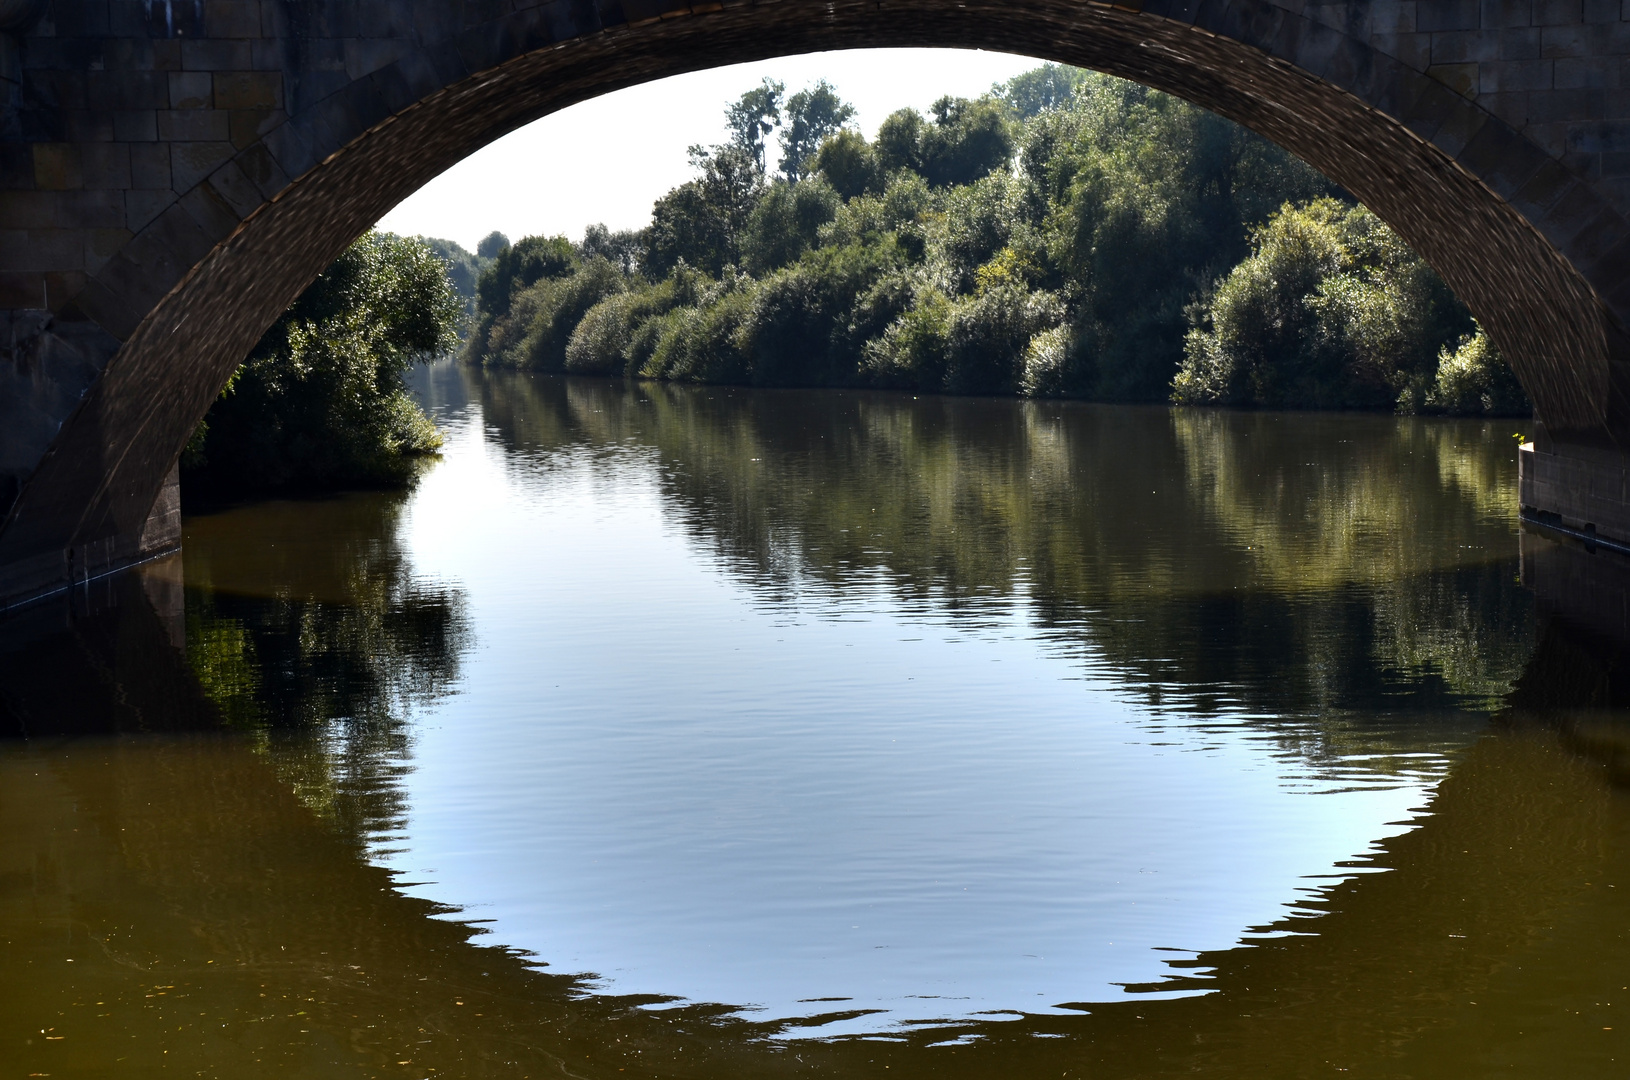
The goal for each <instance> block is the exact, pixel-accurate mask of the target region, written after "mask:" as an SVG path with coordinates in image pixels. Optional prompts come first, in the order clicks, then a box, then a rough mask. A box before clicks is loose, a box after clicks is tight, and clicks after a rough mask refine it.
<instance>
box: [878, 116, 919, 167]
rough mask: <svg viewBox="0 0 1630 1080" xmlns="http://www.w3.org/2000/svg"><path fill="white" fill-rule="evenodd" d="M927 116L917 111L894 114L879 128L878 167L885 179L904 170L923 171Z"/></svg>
mask: <svg viewBox="0 0 1630 1080" xmlns="http://www.w3.org/2000/svg"><path fill="white" fill-rule="evenodd" d="M923 123H924V121H923V114H922V113H920V112H918V111H917V110H916V109H900V110H899V111H897V112H892V113H890V114H889V115H888V117H887V118H886V119H885V120H884V121H883V123H882V125H881V126H880V127H879V128H878V129H877V144H876V147H877V164H878V167H879V168H881V169H882V170H883V173H884V175H885V176H892V175H893V174H894V173H897V172H899V171H900V170H902V169H908V170H910V171H911V172H914V173H921V172H922V169H923V155H922V141H923Z"/></svg>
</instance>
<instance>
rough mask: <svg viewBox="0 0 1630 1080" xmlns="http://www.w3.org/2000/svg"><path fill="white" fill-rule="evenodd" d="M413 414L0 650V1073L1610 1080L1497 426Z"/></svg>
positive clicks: (1580, 821)
mask: <svg viewBox="0 0 1630 1080" xmlns="http://www.w3.org/2000/svg"><path fill="white" fill-rule="evenodd" d="M416 390H417V392H418V393H419V394H420V396H421V398H422V399H423V400H424V401H425V402H426V403H427V407H428V408H429V410H430V411H431V413H432V415H433V416H434V417H435V419H436V420H437V422H438V423H439V424H440V425H441V426H442V428H443V430H444V432H445V433H446V436H447V443H446V446H445V448H444V451H443V454H442V456H441V457H440V458H439V459H438V460H435V461H433V462H430V463H428V464H427V465H426V467H425V469H424V471H423V474H422V475H421V476H420V477H419V479H418V481H417V483H416V484H415V486H414V487H413V489H412V490H411V491H409V492H405V493H381V492H364V493H355V494H347V495H343V496H338V497H333V498H327V499H314V500H279V501H271V502H260V503H254V504H249V505H242V506H236V507H226V508H216V509H211V510H208V511H200V512H197V513H192V514H190V515H189V516H188V518H187V521H186V535H185V544H184V550H183V554H182V555H180V556H178V557H174V558H171V559H167V560H163V561H161V562H159V563H155V564H152V565H150V566H148V567H145V568H144V569H143V570H142V571H141V572H140V573H138V574H131V575H126V576H125V577H124V578H121V579H118V580H117V581H114V582H109V583H100V584H98V585H97V586H95V587H93V588H91V589H87V590H86V591H85V595H83V596H77V597H75V598H72V599H71V600H69V601H62V602H58V603H55V604H52V605H43V606H42V607H41V608H39V609H38V610H35V611H34V612H32V613H31V614H26V615H25V616H22V617H16V618H13V619H12V620H10V621H9V622H8V623H6V624H0V687H3V688H4V689H0V720H3V721H4V722H5V725H6V728H5V730H6V731H7V732H8V737H6V738H5V739H3V740H0V823H3V824H4V828H3V829H0V1076H4V1077H10V1076H18V1077H22V1076H45V1075H50V1076H74V1075H84V1076H103V1075H109V1076H111V1075H117V1076H121V1077H122V1076H149V1075H152V1076H158V1075H161V1074H162V1075H172V1074H173V1075H201V1076H220V1077H234V1078H236V1077H261V1076H264V1077H325V1078H326V1077H336V1078H339V1077H376V1076H393V1077H394V1076H400V1077H433V1076H443V1077H488V1076H490V1077H542V1076H556V1075H567V1076H593V1077H602V1076H603V1077H612V1076H617V1077H624V1076H640V1075H644V1076H687V1077H764V1076H782V1075H785V1076H812V1077H813V1076H823V1077H824V1076H833V1077H836V1076H843V1077H850V1076H879V1077H883V1076H890V1077H911V1076H924V1077H926V1076H935V1077H970V1078H972V1077H1008V1076H1032V1075H1033V1076H1071V1077H1074V1076H1095V1077H1127V1078H1132V1077H1156V1076H1160V1077H1164V1076H1177V1075H1191V1074H1194V1073H1196V1072H1198V1073H1202V1074H1204V1075H1207V1076H1221V1077H1234V1076H1237V1077H1242V1078H1243V1077H1276V1076H1285V1077H1291V1076H1309V1075H1323V1074H1325V1073H1334V1072H1337V1071H1341V1070H1346V1071H1348V1072H1350V1073H1352V1074H1355V1075H1370V1076H1387V1077H1404V1076H1408V1077H1450V1076H1454V1077H1464V1076H1484V1075H1489V1076H1492V1075H1499V1076H1536V1077H1537V1076H1545V1075H1556V1074H1557V1073H1556V1069H1557V1068H1558V1067H1559V1063H1565V1066H1566V1067H1565V1070H1564V1071H1565V1072H1566V1073H1567V1074H1568V1075H1570V1076H1574V1077H1584V1076H1596V1075H1601V1076H1620V1075H1623V1073H1624V1070H1625V1068H1626V1067H1627V1066H1626V1065H1625V1063H1623V1062H1618V1061H1617V1059H1618V1058H1620V1057H1626V1058H1627V1059H1630V989H1626V988H1625V987H1624V986H1622V985H1621V983H1622V982H1630V976H1627V975H1626V972H1630V941H1627V940H1626V936H1625V935H1626V931H1625V928H1626V927H1627V926H1630V800H1627V799H1626V796H1625V792H1624V789H1623V787H1622V784H1621V779H1622V778H1621V775H1620V774H1621V771H1622V770H1620V769H1619V768H1618V765H1617V763H1618V761H1619V758H1618V757H1617V756H1616V755H1617V753H1618V751H1617V749H1616V747H1617V746H1618V745H1619V743H1618V742H1616V741H1615V740H1616V739H1617V735H1616V734H1615V733H1616V732H1617V731H1618V726H1619V725H1621V724H1622V723H1623V721H1624V720H1625V717H1624V716H1623V715H1621V714H1620V713H1618V712H1615V711H1613V710H1605V711H1604V710H1597V711H1596V712H1594V713H1590V714H1589V715H1588V716H1586V715H1585V714H1581V713H1579V711H1578V710H1577V709H1576V710H1574V712H1573V713H1570V714H1569V715H1570V717H1571V719H1569V720H1568V721H1567V722H1566V723H1559V722H1558V721H1557V720H1556V715H1555V708H1553V707H1552V706H1553V705H1554V704H1555V702H1554V701H1553V700H1551V699H1552V698H1555V697H1556V695H1557V694H1559V693H1560V694H1563V696H1566V693H1567V692H1568V691H1567V689H1566V688H1567V687H1569V686H1576V685H1577V684H1578V683H1579V680H1580V679H1581V678H1585V679H1588V678H1589V677H1591V676H1590V675H1589V672H1592V671H1597V672H1599V670H1600V665H1599V664H1598V666H1597V667H1591V666H1590V664H1591V663H1594V662H1595V661H1586V660H1577V659H1576V658H1575V657H1574V655H1573V653H1571V652H1570V651H1569V650H1570V649H1571V648H1572V646H1570V645H1569V644H1568V643H1567V642H1558V641H1556V640H1554V639H1553V637H1552V636H1551V635H1549V633H1548V631H1547V630H1546V628H1545V625H1544V623H1543V620H1541V619H1540V618H1539V617H1538V616H1537V614H1536V610H1535V603H1534V600H1533V597H1532V596H1531V594H1530V593H1529V592H1528V591H1527V590H1526V589H1525V588H1524V586H1523V585H1522V584H1521V582H1520V581H1519V580H1518V579H1519V558H1518V542H1519V537H1518V533H1519V525H1518V522H1517V518H1516V513H1515V485H1516V469H1515V456H1516V443H1517V439H1516V438H1514V437H1513V436H1514V435H1520V434H1523V433H1524V432H1525V431H1526V430H1527V428H1526V425H1524V424H1515V423H1513V422H1512V421H1493V422H1485V421H1449V420H1441V419H1411V418H1394V417H1385V416H1372V415H1351V414H1288V413H1266V412H1264V413H1246V412H1228V411H1206V410H1172V409H1166V408H1151V407H1132V406H1112V405H1086V404H1079V403H1043V402H1021V401H1007V400H979V399H954V398H930V397H923V398H914V397H911V396H909V395H892V394H882V393H870V392H854V393H850V392H837V391H830V392H829V391H754V390H745V389H731V388H721V387H708V388H693V387H678V386H671V385H658V384H636V383H622V382H607V381H596V380H584V379H559V378H550V377H542V376H531V375H524V374H514V373H481V372H478V371H471V370H469V369H464V368H459V367H455V366H451V365H448V364H441V365H437V366H436V367H433V368H431V369H429V370H427V371H425V372H423V373H422V374H421V375H420V376H419V378H418V381H417V384H416ZM1570 665H1571V666H1570ZM1580 671H1585V672H1586V674H1585V675H1579V674H1578V672H1580ZM1570 673H1571V674H1570ZM1604 677H1605V676H1604ZM1558 687H1562V688H1563V689H1562V690H1558V689H1557V688H1558ZM1582 716H1583V717H1584V719H1581V717H1582ZM1591 733H1595V734H1594V735H1592V734H1591ZM1603 733H1606V734H1603Z"/></svg>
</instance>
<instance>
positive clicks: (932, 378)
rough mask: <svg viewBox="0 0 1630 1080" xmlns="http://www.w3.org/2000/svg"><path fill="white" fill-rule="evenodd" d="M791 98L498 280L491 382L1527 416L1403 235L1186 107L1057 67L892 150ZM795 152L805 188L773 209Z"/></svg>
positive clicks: (906, 116)
mask: <svg viewBox="0 0 1630 1080" xmlns="http://www.w3.org/2000/svg"><path fill="white" fill-rule="evenodd" d="M783 93H784V88H783V86H782V84H780V83H776V82H773V81H770V80H766V81H765V82H764V83H763V84H761V85H760V86H759V87H756V88H754V89H753V90H750V91H748V92H747V93H746V94H744V95H743V96H742V97H741V98H740V99H738V100H737V101H736V102H735V103H734V104H732V105H730V106H729V107H728V108H727V109H726V121H727V124H728V126H729V131H730V136H729V139H730V141H729V143H728V144H727V145H725V146H720V147H714V148H712V149H703V148H700V147H693V148H691V153H692V162H693V164H694V165H695V167H696V170H697V175H696V176H695V178H694V179H692V180H690V181H688V182H687V183H685V184H682V185H680V186H679V187H677V188H675V189H674V190H672V191H670V192H669V193H668V194H667V195H665V196H663V197H662V198H661V199H660V200H658V201H657V203H656V205H655V207H654V209H653V213H652V220H651V224H650V226H649V227H648V228H647V229H645V230H644V231H643V232H642V233H640V234H638V235H637V236H636V235H633V234H626V233H625V234H619V235H613V234H611V233H609V231H607V230H606V229H605V228H604V227H603V226H602V227H596V228H593V229H590V230H589V232H588V233H587V234H585V236H584V239H583V243H582V244H580V245H578V246H577V248H576V249H575V250H570V249H569V245H564V241H561V240H559V239H558V238H556V239H553V240H544V239H542V238H535V237H533V238H527V239H525V240H522V241H521V242H520V243H518V244H517V245H515V247H514V249H508V248H505V249H504V250H503V251H502V252H500V254H499V255H498V256H497V257H496V258H495V261H494V264H493V268H492V269H491V270H489V271H488V272H487V273H485V274H483V276H482V279H481V286H480V288H479V289H478V291H479V293H480V296H479V304H480V323H479V325H478V327H477V331H478V332H477V334H476V335H475V336H474V338H473V340H472V342H471V346H470V350H469V355H470V356H471V358H472V359H477V360H482V361H484V362H486V363H492V364H503V365H510V366H516V367H535V368H540V369H543V370H567V371H574V372H594V373H600V374H616V373H623V374H630V375H640V376H644V377H651V378H672V379H684V380H690V381H715V380H716V381H725V382H740V383H754V384H759V385H777V386H791V385H803V386H810V385H829V386H849V385H873V386H891V387H901V388H912V389H918V390H928V391H935V392H949V393H968V394H975V393H977V394H994V393H1004V394H1005V393H1023V394H1028V395H1035V396H1049V397H1082V398H1095V399H1100V400H1122V401H1160V400H1166V399H1175V400H1178V401H1184V402H1195V403H1199V402H1205V403H1219V404H1257V405H1276V406H1299V407H1342V408H1399V409H1403V410H1437V411H1447V410H1457V411H1461V410H1467V409H1472V408H1473V405H1472V402H1474V401H1475V402H1476V403H1477V404H1476V406H1475V407H1476V409H1477V410H1481V411H1499V410H1507V409H1520V408H1522V407H1523V406H1522V404H1521V401H1522V399H1521V396H1520V394H1516V393H1515V392H1514V387H1515V383H1514V382H1512V381H1510V377H1509V372H1508V371H1507V369H1506V368H1505V367H1504V365H1503V364H1502V363H1501V362H1500V361H1499V359H1498V356H1497V354H1495V353H1494V351H1493V350H1492V347H1487V346H1486V345H1479V344H1477V343H1476V342H1477V341H1478V340H1482V341H1485V342H1486V339H1473V340H1472V341H1470V342H1467V343H1465V344H1462V345H1457V344H1456V343H1457V342H1460V341H1461V339H1462V338H1463V337H1465V336H1466V335H1468V334H1469V333H1471V330H1472V324H1471V323H1470V320H1469V317H1468V316H1467V314H1466V312H1465V310H1464V309H1463V308H1462V307H1461V306H1460V305H1459V304H1458V303H1457V302H1456V301H1455V300H1454V298H1453V296H1451V295H1450V294H1449V292H1448V290H1447V289H1446V288H1445V287H1444V285H1443V282H1442V281H1441V280H1440V279H1439V278H1438V277H1437V276H1436V275H1435V274H1434V273H1433V272H1432V271H1431V270H1430V269H1429V268H1428V267H1427V266H1426V265H1425V264H1424V263H1423V262H1422V261H1421V260H1420V259H1418V258H1416V257H1415V256H1414V255H1413V253H1411V252H1410V251H1409V250H1408V249H1407V248H1406V247H1404V246H1403V245H1402V244H1401V242H1400V241H1399V240H1398V238H1397V237H1396V236H1394V235H1393V234H1392V233H1391V232H1390V231H1389V230H1387V229H1386V228H1385V226H1383V225H1382V224H1381V223H1380V222H1379V221H1378V220H1376V219H1375V218H1374V217H1373V216H1372V215H1370V214H1369V213H1368V212H1367V211H1363V210H1361V209H1358V208H1356V207H1354V205H1353V204H1352V202H1351V200H1350V199H1349V198H1348V197H1347V196H1346V195H1345V193H1343V192H1342V191H1340V190H1339V189H1338V188H1336V187H1334V186H1333V185H1331V184H1330V183H1329V182H1328V181H1327V180H1325V179H1324V178H1323V177H1322V176H1320V175H1319V174H1318V173H1316V172H1315V171H1313V170H1312V169H1310V168H1309V167H1308V166H1306V165H1305V164H1303V163H1302V162H1300V161H1298V160H1296V159H1295V158H1293V157H1291V156H1290V155H1289V154H1287V153H1285V152H1284V151H1282V150H1280V149H1279V148H1277V147H1275V146H1274V145H1272V144H1270V143H1268V142H1266V141H1265V140H1263V139H1261V138H1259V137H1257V136H1255V135H1253V134H1251V133H1250V132H1248V131H1245V130H1243V129H1242V128H1239V127H1238V126H1236V125H1234V124H1231V123H1229V122H1228V121H1226V120H1223V119H1222V118H1220V117H1218V116H1215V115H1213V114H1211V113H1208V112H1206V111H1204V110H1202V109H1199V108H1196V107H1194V106H1192V105H1189V104H1187V103H1186V102H1184V101H1181V100H1179V99H1177V98H1174V97H1171V96H1169V95H1167V94H1163V93H1159V92H1157V91H1154V90H1150V89H1148V88H1146V87H1142V86H1138V85H1135V84H1132V83H1128V82H1124V81H1121V80H1118V79H1113V78H1110V77H1108V76H1104V75H1097V74H1093V73H1091V72H1086V71H1081V70H1077V69H1073V68H1065V67H1060V66H1057V65H1044V66H1043V67H1040V68H1037V69H1035V70H1034V71H1031V72H1028V73H1026V74H1024V75H1022V76H1019V77H1017V78H1015V79H1012V80H1009V81H1008V82H1007V83H1004V84H1001V85H999V86H996V87H994V88H993V89H992V92H991V94H990V95H988V96H986V97H982V98H979V99H976V100H970V99H964V98H952V97H945V98H941V99H940V100H939V101H937V102H935V104H934V106H933V108H932V110H931V115H930V116H929V117H926V118H925V117H924V116H923V115H921V114H919V113H917V112H916V111H914V110H911V109H903V110H900V111H899V112H896V113H894V114H893V115H891V116H889V117H888V118H887V119H886V120H884V121H883V124H882V125H881V127H880V128H879V130H878V134H877V137H876V139H875V140H873V141H871V142H868V141H867V140H866V139H865V138H864V137H863V136H862V135H861V134H860V133H858V132H856V131H853V130H849V129H845V128H844V127H843V125H844V123H845V122H846V121H847V120H848V119H849V117H850V115H851V112H852V110H850V109H849V107H848V106H847V105H845V104H844V103H843V102H842V101H841V100H839V99H838V98H837V96H836V94H835V92H833V90H832V88H831V87H830V86H828V85H826V84H825V83H818V84H817V85H815V86H814V87H811V88H809V89H808V90H804V91H801V92H799V93H797V94H794V95H792V97H791V98H790V99H785V100H783V97H782V95H783ZM777 125H782V126H781V129H780V130H781V132H782V140H781V141H782V147H783V150H784V156H783V158H782V162H781V167H782V169H783V170H784V172H785V174H786V177H787V178H786V179H777V180H775V181H774V182H767V181H766V178H765V176H764V173H763V167H762V162H763V156H764V154H765V152H766V151H765V140H767V139H768V138H769V136H770V134H771V133H772V132H773V131H775V130H776V128H777ZM1296 207H1300V209H1295V208H1296ZM523 251H524V252H525V253H526V255H525V258H523V257H522V255H521V253H522V252H523ZM551 253H552V254H551ZM546 256H547V257H546ZM549 258H552V259H553V260H554V261H552V262H550V261H549ZM512 307H513V310H511V308H512ZM1449 358H1453V359H1452V360H1451V359H1449Z"/></svg>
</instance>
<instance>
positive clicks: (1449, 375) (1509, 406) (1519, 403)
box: [1424, 327, 1533, 416]
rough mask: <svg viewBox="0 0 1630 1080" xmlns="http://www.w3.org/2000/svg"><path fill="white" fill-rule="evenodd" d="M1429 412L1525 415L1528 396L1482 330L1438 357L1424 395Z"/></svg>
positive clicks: (1529, 409) (1529, 406)
mask: <svg viewBox="0 0 1630 1080" xmlns="http://www.w3.org/2000/svg"><path fill="white" fill-rule="evenodd" d="M1424 404H1425V408H1426V410H1428V411H1431V412H1443V413H1451V414H1455V415H1461V416H1467V415H1472V416H1477V415H1481V416H1526V415H1528V414H1529V413H1530V412H1532V411H1533V406H1532V405H1531V404H1529V401H1528V395H1527V394H1525V393H1523V389H1522V385H1521V384H1520V383H1518V382H1517V376H1516V375H1515V374H1514V373H1513V372H1512V370H1511V365H1510V364H1508V363H1506V362H1505V361H1504V360H1503V359H1502V358H1501V357H1500V353H1499V350H1498V349H1496V348H1495V347H1494V343H1493V342H1492V341H1490V340H1489V339H1488V335H1487V334H1485V333H1483V330H1482V328H1481V327H1479V328H1478V330H1477V332H1476V333H1475V334H1472V335H1470V336H1468V337H1465V338H1462V339H1461V341H1460V342H1459V344H1458V346H1457V347H1456V348H1455V349H1453V350H1450V349H1449V348H1447V347H1445V348H1444V349H1443V351H1442V352H1441V353H1439V354H1438V369H1437V373H1436V376H1435V377H1434V379H1433V382H1432V388H1431V389H1430V390H1429V391H1427V393H1426V400H1425V403H1424Z"/></svg>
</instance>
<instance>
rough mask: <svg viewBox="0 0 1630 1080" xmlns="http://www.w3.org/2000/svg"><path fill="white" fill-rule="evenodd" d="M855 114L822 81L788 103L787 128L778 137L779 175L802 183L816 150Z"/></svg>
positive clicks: (801, 91) (799, 93)
mask: <svg viewBox="0 0 1630 1080" xmlns="http://www.w3.org/2000/svg"><path fill="white" fill-rule="evenodd" d="M854 115H855V107H854V106H853V105H850V104H849V103H848V102H847V101H844V100H843V99H842V98H840V97H838V94H837V91H836V90H834V89H833V88H832V84H831V83H829V82H827V81H826V80H825V79H821V80H819V81H818V82H816V84H815V85H814V86H811V87H810V88H808V89H807V90H800V91H798V92H797V93H796V94H794V95H792V97H791V98H789V99H788V100H787V107H786V117H787V124H786V129H785V130H784V131H783V132H782V134H781V150H782V155H781V173H782V175H783V176H785V177H786V178H787V179H788V180H801V179H803V178H804V177H805V176H806V175H808V173H809V172H810V171H811V168H810V166H811V165H812V164H813V158H814V156H815V151H816V150H818V149H819V148H820V145H821V143H822V142H824V141H825V140H826V137H827V136H828V135H832V134H835V133H836V132H837V131H838V130H839V129H841V128H842V127H843V125H845V124H847V123H848V122H849V120H850V118H851V117H853V116H854Z"/></svg>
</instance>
